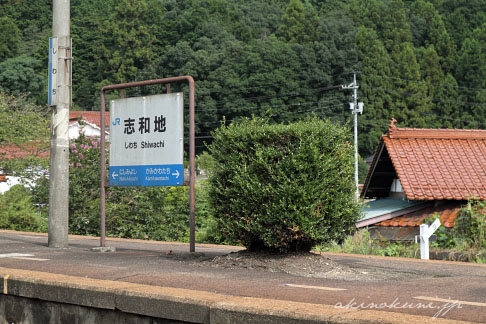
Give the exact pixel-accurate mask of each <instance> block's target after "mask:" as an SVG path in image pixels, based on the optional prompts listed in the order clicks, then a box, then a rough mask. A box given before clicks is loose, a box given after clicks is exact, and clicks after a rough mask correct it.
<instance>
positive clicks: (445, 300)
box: [413, 296, 486, 307]
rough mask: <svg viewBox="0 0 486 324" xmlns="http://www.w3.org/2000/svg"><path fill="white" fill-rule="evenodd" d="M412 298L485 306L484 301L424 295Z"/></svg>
mask: <svg viewBox="0 0 486 324" xmlns="http://www.w3.org/2000/svg"><path fill="white" fill-rule="evenodd" d="M413 298H415V299H423V300H428V301H436V302H443V303H455V304H460V305H470V306H479V307H486V303H476V302H468V301H462V300H455V299H445V298H434V297H426V296H418V297H413Z"/></svg>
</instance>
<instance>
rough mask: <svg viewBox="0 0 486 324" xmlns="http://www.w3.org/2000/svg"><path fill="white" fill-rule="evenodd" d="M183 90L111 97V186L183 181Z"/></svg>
mask: <svg viewBox="0 0 486 324" xmlns="http://www.w3.org/2000/svg"><path fill="white" fill-rule="evenodd" d="M183 118H184V103H183V94H182V93H172V94H163V95H155V96H147V97H135V98H126V99H117V100H112V101H111V105H110V171H109V172H110V186H182V185H183V184H184V166H183V158H184V119H183Z"/></svg>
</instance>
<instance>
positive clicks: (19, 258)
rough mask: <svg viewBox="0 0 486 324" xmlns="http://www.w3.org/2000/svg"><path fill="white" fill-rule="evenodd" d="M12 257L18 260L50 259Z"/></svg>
mask: <svg viewBox="0 0 486 324" xmlns="http://www.w3.org/2000/svg"><path fill="white" fill-rule="evenodd" d="M11 259H18V260H31V261H49V259H39V258H26V257H12V258H11Z"/></svg>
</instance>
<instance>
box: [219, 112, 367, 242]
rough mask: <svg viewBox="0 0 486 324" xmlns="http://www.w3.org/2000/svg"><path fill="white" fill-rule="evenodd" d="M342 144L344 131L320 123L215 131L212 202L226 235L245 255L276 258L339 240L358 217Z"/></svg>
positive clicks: (254, 122) (348, 156) (348, 153)
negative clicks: (274, 253) (250, 252)
mask: <svg viewBox="0 0 486 324" xmlns="http://www.w3.org/2000/svg"><path fill="white" fill-rule="evenodd" d="M346 139H347V132H346V130H345V129H344V128H341V127H338V126H335V125H333V124H331V122H329V121H322V120H319V119H318V118H313V119H307V120H305V121H301V122H297V123H292V124H288V125H284V124H273V125H272V124H269V123H268V122H267V121H266V120H264V119H243V120H242V121H241V122H239V123H232V124H230V125H229V126H224V125H223V126H222V127H221V128H219V129H218V130H217V131H216V132H215V133H214V141H213V143H212V145H211V147H210V151H211V154H212V156H213V158H214V161H215V166H214V170H213V172H212V173H211V174H210V177H209V180H210V186H209V198H210V202H211V206H212V208H213V210H214V212H213V215H214V217H216V218H217V221H218V223H219V225H220V228H221V230H222V232H223V233H224V235H225V236H226V237H227V238H229V239H230V240H234V241H238V242H241V243H242V244H243V245H244V246H246V247H247V248H248V249H249V250H275V251H280V252H284V251H299V250H304V251H308V250H309V249H310V248H311V247H312V246H314V245H315V244H318V243H323V242H329V241H332V240H341V239H343V238H344V237H345V235H346V234H348V233H349V232H350V231H351V230H352V228H354V223H355V221H356V219H357V217H358V214H359V207H358V204H357V203H356V200H355V199H354V198H353V197H354V196H353V195H354V190H355V189H354V185H353V178H352V174H353V172H352V170H353V163H352V157H353V153H352V146H351V145H350V144H349V142H347V140H346Z"/></svg>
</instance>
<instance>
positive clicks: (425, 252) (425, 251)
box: [420, 218, 440, 260]
mask: <svg viewBox="0 0 486 324" xmlns="http://www.w3.org/2000/svg"><path fill="white" fill-rule="evenodd" d="M439 226H440V220H439V219H438V218H437V219H436V220H435V221H434V222H433V223H432V224H431V225H430V226H429V225H427V224H422V225H420V258H421V259H422V260H428V259H429V239H430V237H431V236H432V234H434V232H435V231H436V230H437V229H438V228H439Z"/></svg>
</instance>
